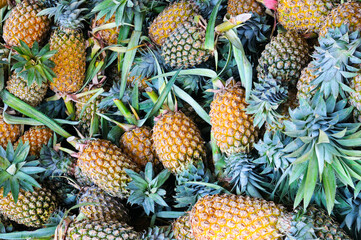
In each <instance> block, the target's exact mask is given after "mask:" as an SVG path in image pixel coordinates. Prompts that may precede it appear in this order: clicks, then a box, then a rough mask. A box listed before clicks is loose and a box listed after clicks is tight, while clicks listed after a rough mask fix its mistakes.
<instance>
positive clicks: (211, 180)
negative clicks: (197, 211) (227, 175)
mask: <svg viewBox="0 0 361 240" xmlns="http://www.w3.org/2000/svg"><path fill="white" fill-rule="evenodd" d="M222 191H223V189H222V187H220V186H219V185H218V182H217V181H216V178H215V177H214V176H213V175H212V173H211V171H210V170H209V169H206V168H205V167H204V165H203V163H202V162H199V163H198V166H197V167H196V166H194V165H189V167H188V169H186V170H184V171H182V172H181V173H179V174H178V175H177V184H176V187H175V192H176V195H175V196H174V198H175V200H176V202H177V205H175V207H178V208H183V207H189V208H190V207H192V206H193V205H194V204H195V203H196V202H197V201H198V199H200V198H201V197H203V196H206V195H214V194H219V193H221V192H222Z"/></svg>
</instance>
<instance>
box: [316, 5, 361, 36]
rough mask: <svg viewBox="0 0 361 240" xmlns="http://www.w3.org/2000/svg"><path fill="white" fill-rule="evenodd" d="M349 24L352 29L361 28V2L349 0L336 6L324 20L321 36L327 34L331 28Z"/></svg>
mask: <svg viewBox="0 0 361 240" xmlns="http://www.w3.org/2000/svg"><path fill="white" fill-rule="evenodd" d="M341 25H348V27H349V29H350V30H351V31H356V30H361V2H359V1H347V2H345V3H342V4H340V5H338V6H337V7H336V8H334V9H333V10H332V11H331V12H330V13H329V14H328V15H327V18H326V19H325V21H324V22H323V24H322V26H321V29H320V36H325V35H326V33H327V32H328V29H329V28H335V27H341Z"/></svg>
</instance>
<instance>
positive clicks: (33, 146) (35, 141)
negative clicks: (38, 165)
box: [14, 126, 53, 157]
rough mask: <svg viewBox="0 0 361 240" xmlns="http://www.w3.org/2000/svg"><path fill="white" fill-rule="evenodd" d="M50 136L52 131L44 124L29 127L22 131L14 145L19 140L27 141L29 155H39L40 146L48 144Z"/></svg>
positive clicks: (16, 144)
mask: <svg viewBox="0 0 361 240" xmlns="http://www.w3.org/2000/svg"><path fill="white" fill-rule="evenodd" d="M52 136H53V131H52V130H51V129H50V128H47V127H45V126H36V127H31V128H30V129H29V130H27V131H26V132H24V134H23V135H22V136H21V137H20V138H19V139H18V141H17V142H16V143H15V145H14V147H15V148H16V147H17V146H18V144H19V142H20V141H22V142H23V143H25V142H26V141H29V144H30V151H29V155H30V156H37V157H39V155H40V151H41V148H42V147H43V145H47V144H48V142H49V140H50V139H51V137H52Z"/></svg>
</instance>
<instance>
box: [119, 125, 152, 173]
mask: <svg viewBox="0 0 361 240" xmlns="http://www.w3.org/2000/svg"><path fill="white" fill-rule="evenodd" d="M119 142H120V146H121V148H122V150H123V151H124V152H125V153H126V154H127V155H128V156H129V157H131V158H132V159H133V160H135V162H136V163H137V164H138V166H139V167H141V168H144V167H145V165H147V163H148V162H151V163H153V164H154V165H155V164H157V163H159V162H158V159H157V158H156V155H155V152H154V148H153V141H152V130H151V129H150V128H149V127H146V126H143V127H136V128H134V129H132V130H130V131H126V132H125V133H124V134H123V135H122V136H121V138H120V140H119Z"/></svg>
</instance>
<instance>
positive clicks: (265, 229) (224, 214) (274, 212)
mask: <svg viewBox="0 0 361 240" xmlns="http://www.w3.org/2000/svg"><path fill="white" fill-rule="evenodd" d="M284 212H285V209H284V207H283V206H281V205H277V204H275V203H274V202H271V201H266V200H264V199H259V198H251V197H249V196H246V197H244V196H241V195H208V196H205V197H203V198H201V199H200V200H198V202H197V203H196V204H195V205H194V206H193V208H192V210H191V213H190V222H191V226H192V230H193V234H194V236H195V239H196V240H213V239H214V240H215V239H239V240H248V239H249V240H251V239H267V240H271V239H281V236H282V233H281V231H280V230H278V228H277V222H278V220H279V218H281V217H283V213H284Z"/></svg>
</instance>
